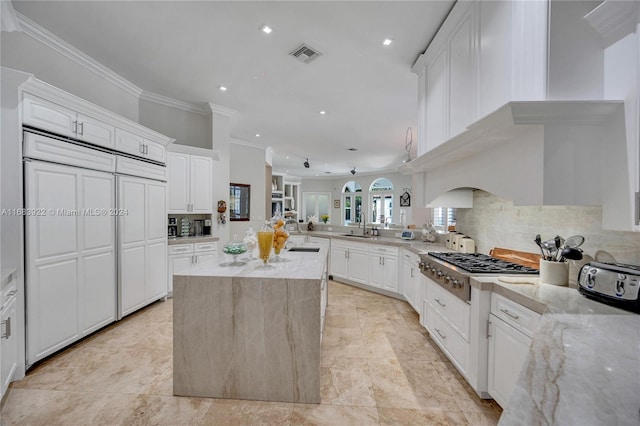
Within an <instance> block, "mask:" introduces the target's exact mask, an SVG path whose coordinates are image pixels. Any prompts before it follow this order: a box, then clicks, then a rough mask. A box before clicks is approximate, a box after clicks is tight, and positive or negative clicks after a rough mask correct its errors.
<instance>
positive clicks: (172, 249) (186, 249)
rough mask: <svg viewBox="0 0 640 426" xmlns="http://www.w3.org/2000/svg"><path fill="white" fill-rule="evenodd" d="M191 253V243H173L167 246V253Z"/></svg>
mask: <svg viewBox="0 0 640 426" xmlns="http://www.w3.org/2000/svg"><path fill="white" fill-rule="evenodd" d="M185 253H193V244H175V245H171V246H169V254H185Z"/></svg>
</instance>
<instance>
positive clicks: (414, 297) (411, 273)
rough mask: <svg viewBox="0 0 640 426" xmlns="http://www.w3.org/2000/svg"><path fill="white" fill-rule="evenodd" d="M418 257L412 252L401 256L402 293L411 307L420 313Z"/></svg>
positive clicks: (420, 292)
mask: <svg viewBox="0 0 640 426" xmlns="http://www.w3.org/2000/svg"><path fill="white" fill-rule="evenodd" d="M419 261H420V258H419V257H418V256H417V255H415V254H413V253H408V252H406V251H405V253H404V254H403V256H402V274H401V275H402V294H403V295H404V298H405V299H407V302H409V304H410V305H411V307H412V308H413V309H414V310H415V311H416V312H418V313H421V306H422V300H421V299H422V297H421V294H422V291H421V290H422V289H421V286H420V269H419V268H418V262H419Z"/></svg>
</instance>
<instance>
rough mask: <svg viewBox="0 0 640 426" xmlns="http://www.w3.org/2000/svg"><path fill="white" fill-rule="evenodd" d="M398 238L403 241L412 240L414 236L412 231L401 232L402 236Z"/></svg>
mask: <svg viewBox="0 0 640 426" xmlns="http://www.w3.org/2000/svg"><path fill="white" fill-rule="evenodd" d="M400 238H402V239H403V240H414V239H415V238H416V236H415V234H414V233H413V231H402V235H400Z"/></svg>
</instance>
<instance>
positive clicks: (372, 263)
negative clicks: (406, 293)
mask: <svg viewBox="0 0 640 426" xmlns="http://www.w3.org/2000/svg"><path fill="white" fill-rule="evenodd" d="M369 284H370V285H372V286H375V287H379V288H382V289H384V290H389V291H393V292H395V293H397V292H398V248H397V247H385V246H383V245H377V244H376V245H374V244H370V245H369Z"/></svg>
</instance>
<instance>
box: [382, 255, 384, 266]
mask: <svg viewBox="0 0 640 426" xmlns="http://www.w3.org/2000/svg"><path fill="white" fill-rule="evenodd" d="M382 266H384V257H383V258H382Z"/></svg>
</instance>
